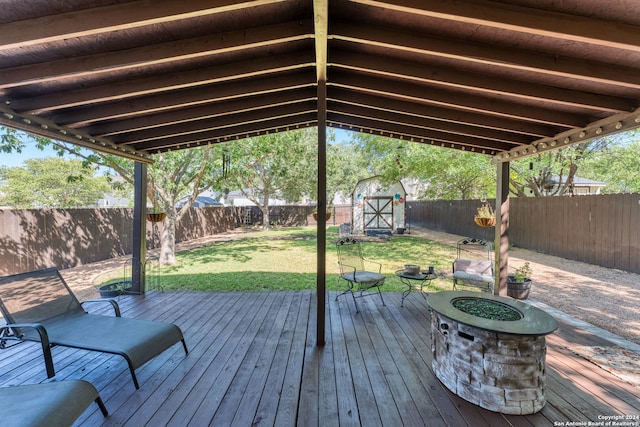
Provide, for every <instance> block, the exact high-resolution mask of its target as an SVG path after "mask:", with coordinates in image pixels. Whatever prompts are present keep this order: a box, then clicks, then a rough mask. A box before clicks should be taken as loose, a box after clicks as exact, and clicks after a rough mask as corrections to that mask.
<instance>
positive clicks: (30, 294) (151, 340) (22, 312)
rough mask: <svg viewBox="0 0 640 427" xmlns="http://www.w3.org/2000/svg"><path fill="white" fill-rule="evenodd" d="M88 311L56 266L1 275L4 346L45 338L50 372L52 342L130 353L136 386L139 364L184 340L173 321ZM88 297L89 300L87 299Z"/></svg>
mask: <svg viewBox="0 0 640 427" xmlns="http://www.w3.org/2000/svg"><path fill="white" fill-rule="evenodd" d="M92 301H97V302H107V303H110V304H111V305H112V306H113V309H114V311H115V316H103V315H97V314H89V313H87V312H86V311H85V310H84V308H83V307H82V304H81V303H80V302H79V301H78V299H77V298H76V296H75V295H74V294H73V292H71V289H69V286H68V285H67V283H66V282H65V281H64V279H63V278H62V276H61V275H60V272H59V271H58V270H57V269H55V268H50V269H46V270H40V271H34V272H29V273H21V274H15V275H12V276H7V277H2V278H0V310H1V311H2V315H3V316H4V318H5V320H6V322H7V324H6V325H3V326H2V327H0V348H4V347H6V345H7V343H8V342H10V341H14V340H18V341H22V340H27V341H36V342H40V343H41V345H42V352H43V355H44V363H45V367H46V370H47V376H48V377H49V378H51V377H53V376H54V375H55V369H54V366H53V358H52V357H51V347H54V346H57V345H59V346H63V347H73V348H81V349H84V350H93V351H99V352H103V353H111V354H118V355H120V356H122V357H124V358H125V360H126V361H127V364H128V365H129V370H130V371H131V377H132V379H133V383H134V385H135V387H136V389H138V388H139V385H138V379H137V378H136V374H135V370H136V369H137V368H139V367H140V366H142V365H143V364H145V363H146V362H148V361H149V360H151V359H153V358H154V357H156V356H157V355H159V354H160V353H162V352H163V351H165V350H166V349H168V348H169V347H171V346H173V345H174V344H177V343H178V342H182V345H183V347H184V351H185V354H187V353H188V351H187V345H186V343H185V341H184V337H183V335H182V331H181V330H180V328H179V327H178V326H176V325H174V324H173V323H165V322H152V321H148V320H139V319H129V318H124V317H121V316H120V307H119V306H118V303H117V302H116V301H115V300H112V299H101V300H92ZM85 302H87V301H85Z"/></svg>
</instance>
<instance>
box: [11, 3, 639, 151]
mask: <svg viewBox="0 0 640 427" xmlns="http://www.w3.org/2000/svg"><path fill="white" fill-rule="evenodd" d="M2 7H3V11H2V14H1V16H0V34H2V36H0V101H1V103H0V124H2V125H5V126H10V127H14V128H18V129H23V130H26V131H30V132H34V133H38V134H41V135H45V136H49V137H53V138H56V139H60V140H65V141H70V142H74V143H77V144H80V145H85V146H88V147H91V148H96V149H99V150H103V151H108V152H113V153H117V154H120V155H124V156H127V157H131V158H134V159H136V160H141V161H147V160H148V158H147V157H148V155H149V154H151V153H156V152H162V151H167V150H173V149H183V148H187V147H193V146H198V145H202V144H209V143H218V142H224V141H230V140H235V139H240V138H245V137H247V136H255V135H259V134H264V133H268V132H278V131H282V130H286V129H293V128H301V127H310V126H317V125H318V122H319V119H318V117H319V114H324V110H325V107H326V123H327V125H328V126H331V127H336V128H344V129H351V130H355V131H359V132H368V133H374V134H381V135H385V136H391V137H394V138H400V139H405V140H410V141H415V142H421V143H426V144H434V145H438V146H445V147H448V148H453V149H460V150H467V151H473V152H478V153H484V154H487V155H491V156H495V159H496V160H498V161H504V160H510V159H513V158H519V157H522V156H527V155H531V154H533V153H535V152H540V151H543V150H548V149H553V148H556V147H559V146H563V145H567V144H573V143H576V142H580V141H584V140H588V139H591V138H593V137H596V136H600V135H606V134H608V133H614V132H618V131H622V130H626V129H632V128H635V127H638V126H639V125H640V109H639V107H640V2H638V1H637V0H608V1H606V2H603V1H602V0H565V1H562V2H558V1H556V0H498V1H486V0H456V1H443V0H430V1H424V0H396V1H393V2H391V1H385V0H353V1H349V0H331V1H330V2H329V0H315V1H314V0H284V1H279V0H245V1H239V0H189V1H172V0H155V1H153V2H148V1H122V0H66V1H64V2H52V1H50V0H31V1H29V2H25V1H22V0H5V1H3V4H2ZM319 81H320V82H325V81H326V92H325V91H324V90H320V91H319V90H318V87H319V85H318V82H319ZM321 123H322V122H321Z"/></svg>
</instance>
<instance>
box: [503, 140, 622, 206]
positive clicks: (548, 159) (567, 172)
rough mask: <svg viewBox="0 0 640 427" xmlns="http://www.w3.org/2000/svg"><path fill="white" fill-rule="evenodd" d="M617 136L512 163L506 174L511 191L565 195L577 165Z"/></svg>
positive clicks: (571, 182)
mask: <svg viewBox="0 0 640 427" xmlns="http://www.w3.org/2000/svg"><path fill="white" fill-rule="evenodd" d="M620 137H621V136H619V135H618V136H616V135H614V136H609V137H606V138H599V139H594V140H591V141H588V142H583V143H580V144H576V145H572V146H570V147H567V148H564V149H558V150H553V151H548V152H545V153H542V154H538V155H537V156H535V157H532V158H527V159H522V160H518V161H515V162H512V163H511V165H510V167H511V173H510V177H509V184H510V191H511V193H512V194H514V195H517V196H518V197H530V196H537V197H540V196H562V195H565V194H569V193H570V192H571V191H572V188H573V180H574V178H575V176H576V173H577V172H578V170H579V169H580V168H581V166H582V165H584V164H586V163H587V162H588V161H589V159H591V158H593V157H595V156H597V155H598V154H599V153H602V152H604V151H606V150H607V149H608V148H609V147H610V146H611V145H612V144H613V143H614V142H616V141H619V140H620Z"/></svg>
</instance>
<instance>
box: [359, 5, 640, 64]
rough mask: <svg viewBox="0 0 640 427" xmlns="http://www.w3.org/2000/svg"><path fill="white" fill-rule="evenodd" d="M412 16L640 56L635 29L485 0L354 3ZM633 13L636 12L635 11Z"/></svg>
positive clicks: (626, 25) (603, 21)
mask: <svg viewBox="0 0 640 427" xmlns="http://www.w3.org/2000/svg"><path fill="white" fill-rule="evenodd" d="M354 1H355V2H356V3H361V4H366V5H369V6H374V7H380V8H383V9H389V10H395V11H399V12H405V13H410V14H414V15H422V16H429V17H433V18H439V19H447V20H451V21H455V22H465V23H468V24H474V25H482V26H486V27H491V28H497V29H502V30H508V31H515V32H519V33H524V34H531V35H537V36H545V37H553V38H557V39H560V40H571V41H575V42H581V43H589V44H593V45H599V46H607V47H610V48H615V49H626V50H630V51H634V52H640V39H639V38H638V32H639V31H640V29H639V28H638V26H635V25H630V24H624V23H620V22H614V21H612V20H606V19H597V18H591V17H587V16H578V15H573V14H569V13H560V12H555V11H550V10H543V9H537V8H532V7H525V6H518V5H512V4H508V3H504V2H500V3H498V2H493V1H485V0H457V1H455V2H451V1H435V2H433V1H431V2H424V1H422V0H393V1H389V0H354ZM636 12H638V11H637V10H636Z"/></svg>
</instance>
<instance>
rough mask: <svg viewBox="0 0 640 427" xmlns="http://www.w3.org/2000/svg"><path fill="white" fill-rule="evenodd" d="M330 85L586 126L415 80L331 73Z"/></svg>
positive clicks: (576, 119)
mask: <svg viewBox="0 0 640 427" xmlns="http://www.w3.org/2000/svg"><path fill="white" fill-rule="evenodd" d="M329 84H330V85H331V86H334V87H344V88H348V89H352V90H356V91H359V92H366V93H370V94H374V95H375V94H379V95H382V96H385V97H391V98H397V99H403V100H405V101H409V102H417V103H423V104H427V105H429V104H430V105H436V106H439V107H446V108H454V109H457V110H463V111H471V112H476V113H480V114H488V115H493V116H497V117H507V118H512V119H515V120H525V121H530V122H535V123H539V124H546V125H551V126H560V127H563V128H570V127H577V126H583V125H584V123H585V120H584V117H582V116H580V115H577V114H570V113H566V112H562V111H557V110H551V109H546V108H540V107H538V108H533V107H531V106H527V105H522V104H518V103H515V102H506V101H502V100H498V99H490V98H482V97H478V96H476V97H469V96H467V95H466V94H464V93H463V92H455V91H445V90H442V89H436V88H428V87H424V86H421V85H418V84H414V83H406V82H403V81H394V80H386V79H381V78H377V79H374V78H372V77H369V76H366V75H363V74H356V73H344V72H342V73H340V72H336V73H332V74H331V78H330V80H329Z"/></svg>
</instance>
